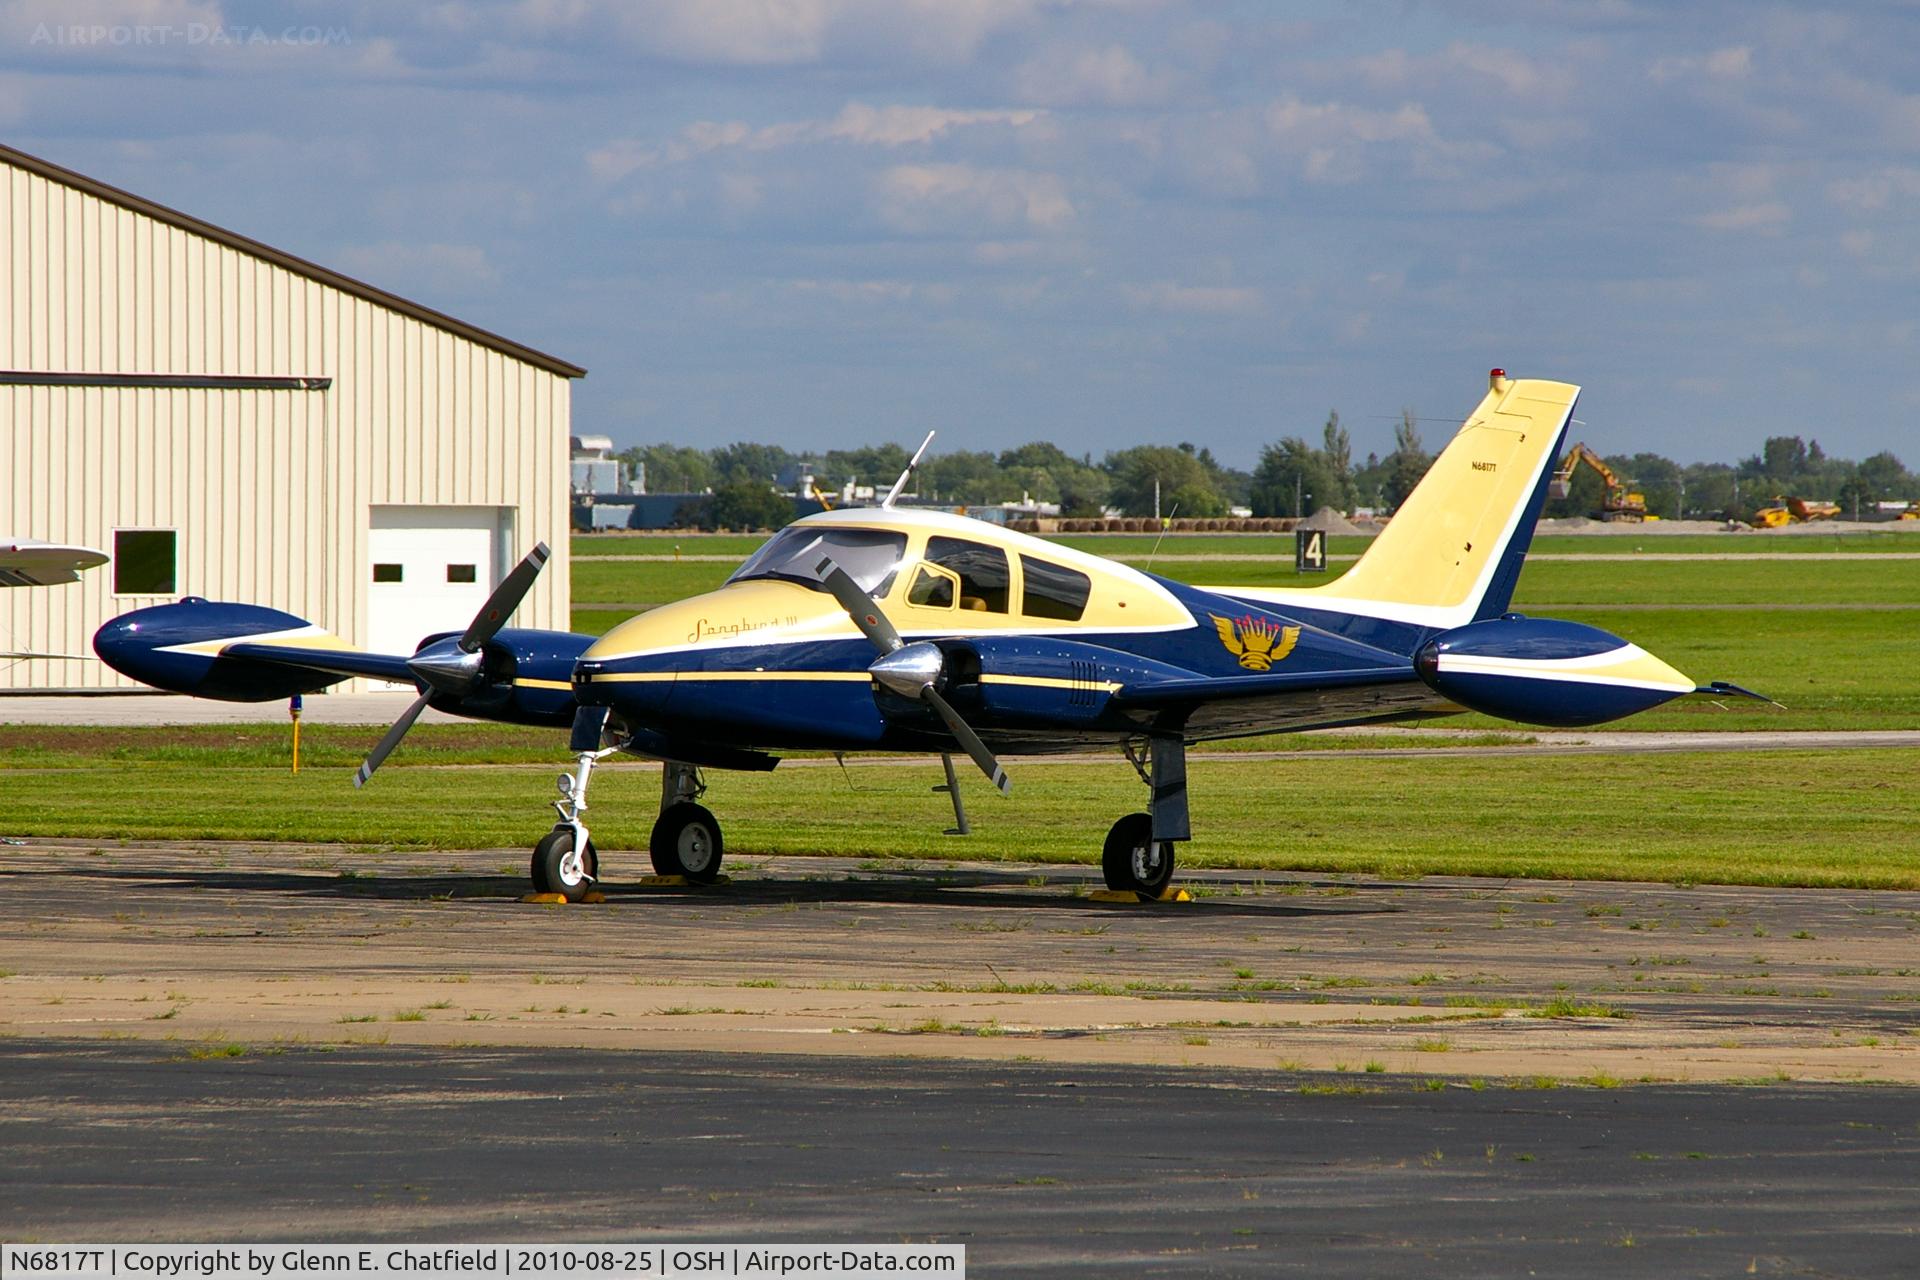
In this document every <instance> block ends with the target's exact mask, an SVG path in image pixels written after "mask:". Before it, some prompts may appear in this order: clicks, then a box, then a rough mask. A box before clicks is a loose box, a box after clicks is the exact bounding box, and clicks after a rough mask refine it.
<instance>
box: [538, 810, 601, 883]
mask: <svg viewBox="0 0 1920 1280" xmlns="http://www.w3.org/2000/svg"><path fill="white" fill-rule="evenodd" d="M528 871H529V875H530V878H531V879H532V880H533V891H534V892H535V893H557V894H560V895H561V896H562V897H564V898H566V900H567V901H568V902H578V901H580V899H582V898H584V897H586V896H587V891H588V890H589V889H591V888H593V884H594V881H595V880H596V879H597V878H598V877H599V875H600V854H599V851H598V850H596V849H595V848H594V847H593V841H592V840H588V841H587V847H586V848H585V849H584V850H583V851H582V852H581V853H580V854H579V855H578V856H576V855H575V854H574V850H573V828H572V827H570V826H567V825H566V824H564V823H563V824H561V825H560V826H557V827H555V828H554V829H553V830H551V831H549V832H547V834H546V835H544V836H542V837H541V838H540V843H539V844H537V845H535V846H533V863H532V865H531V866H530V867H529V868H528Z"/></svg>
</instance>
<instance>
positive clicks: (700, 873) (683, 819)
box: [647, 800, 726, 884]
mask: <svg viewBox="0 0 1920 1280" xmlns="http://www.w3.org/2000/svg"><path fill="white" fill-rule="evenodd" d="M647 852H648V853H650V854H651V855H652V856H653V869H654V870H655V871H656V872H658V873H659V874H661V875H663V876H682V877H684V878H685V879H687V880H689V881H691V882H692V883H694V884H712V883H713V882H714V881H715V880H716V879H718V878H719V875H720V859H721V857H722V856H723V855H724V854H725V852H726V845H725V843H724V842H723V841H722V839H721V837H720V823H719V820H718V819H716V818H715V817H714V816H713V814H711V813H709V812H708V811H707V810H706V809H705V808H704V807H703V806H701V805H697V804H693V803H692V802H690V801H685V800H683V801H681V802H680V803H678V804H670V805H668V806H667V807H666V808H665V809H663V810H661V812H660V818H659V820H658V821H656V822H655V823H654V824H653V837H652V838H651V839H650V840H648V841H647Z"/></svg>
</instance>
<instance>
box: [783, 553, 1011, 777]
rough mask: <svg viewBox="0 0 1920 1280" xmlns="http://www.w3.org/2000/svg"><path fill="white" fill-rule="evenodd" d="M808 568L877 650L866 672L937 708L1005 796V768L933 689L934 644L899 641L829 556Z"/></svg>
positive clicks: (937, 669) (940, 660)
mask: <svg viewBox="0 0 1920 1280" xmlns="http://www.w3.org/2000/svg"><path fill="white" fill-rule="evenodd" d="M814 569H815V572H817V573H819V574H820V580H821V582H822V583H823V584H824V585H825V586H826V588H827V590H828V591H829V592H831V593H832V595H833V598H834V599H835V600H838V601H839V602H840V607H841V608H842V609H845V610H846V611H847V616H848V617H850V618H852V619H853V625H854V626H856V627H858V628H859V629H860V634H862V635H864V636H865V637H866V638H867V640H868V642H869V643H871V644H872V645H873V647H874V648H875V649H878V650H879V651H880V656H879V658H877V659H876V660H875V661H874V663H873V665H872V666H870V667H868V668H867V673H868V674H869V675H871V676H872V677H873V678H874V679H875V680H877V681H879V682H880V683H881V684H882V685H884V686H885V687H886V688H888V689H891V690H892V691H893V692H895V693H897V694H899V695H900V696H901V697H903V698H913V699H917V700H919V701H921V702H924V703H926V704H927V705H928V706H930V707H932V708H933V709H934V710H935V711H936V712H938V713H939V716H940V718H941V719H942V720H944V721H945V722H946V725H947V731H948V732H949V733H951V734H953V736H954V737H955V738H957V739H958V740H959V742H960V745H961V746H962V747H964V748H966V752H967V755H968V756H969V757H971V758H972V760H973V762H974V764H976V765H978V766H979V768H980V772H981V773H984V774H986V775H987V778H988V780H989V781H991V782H992V783H993V785H994V786H996V787H998V788H1000V794H1001V795H1006V794H1007V793H1008V791H1009V790H1010V789H1011V788H1012V786H1013V783H1012V781H1011V780H1010V779H1009V778H1008V777H1007V771H1006V770H1005V769H1003V768H1001V767H1000V761H999V760H998V759H996V758H995V757H994V754H993V752H992V751H990V750H988V748H987V744H986V743H984V742H982V741H981V740H980V735H979V734H977V733H975V732H974V731H973V726H971V725H969V724H968V723H967V722H966V721H965V720H963V719H961V718H960V713H959V712H958V711H956V710H954V707H953V704H952V703H951V702H948V701H947V700H946V698H945V697H944V696H942V695H941V693H940V691H939V689H937V688H935V687H934V686H935V685H936V684H937V683H938V682H939V680H940V677H941V675H942V674H943V673H944V672H945V670H946V662H947V658H946V655H945V654H943V653H942V652H940V647H939V646H938V645H935V644H929V643H928V642H927V641H925V640H918V641H915V642H914V643H913V644H908V643H907V642H906V641H904V640H902V639H901V638H900V632H899V631H898V630H897V629H896V628H895V627H894V625H893V623H892V622H891V621H890V620H889V619H888V618H887V615H886V613H885V612H884V611H883V610H882V609H881V608H880V606H879V604H878V603H877V602H875V600H874V599H873V597H872V596H870V595H868V594H867V593H866V592H865V591H862V590H861V589H860V584H859V583H857V582H855V581H854V580H853V577H852V575H851V574H849V573H848V572H847V571H846V570H845V569H842V568H841V567H840V566H839V565H838V564H836V563H834V560H833V557H832V556H826V557H823V558H822V559H821V561H820V563H819V564H817V565H816V566H814Z"/></svg>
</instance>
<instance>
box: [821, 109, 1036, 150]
mask: <svg viewBox="0 0 1920 1280" xmlns="http://www.w3.org/2000/svg"><path fill="white" fill-rule="evenodd" d="M1042 114H1043V113H1042V112H1039V111H951V110H946V109H944V108H941V107H914V106H897V105H896V106H886V107H870V106H868V105H866V104H865V103H863V102H849V103H848V104H847V105H846V106H844V107H842V108H841V109H840V114H839V115H837V116H835V117H834V118H833V120H832V121H831V122H830V123H828V124H826V125H824V126H820V130H821V134H822V136H824V137H828V138H839V139H844V140H845V141H848V142H857V143H861V144H864V145H868V146H880V147H900V146H906V145H907V144H909V143H917V142H931V141H933V140H934V139H935V138H938V137H940V136H941V135H942V134H945V133H949V132H951V131H953V130H955V129H963V128H967V127H970V126H975V125H991V124H1003V125H1008V126H1010V127H1012V128H1016V129H1018V128H1023V127H1025V126H1026V125H1030V124H1032V123H1033V122H1034V121H1036V120H1038V119H1039V118H1040V117H1041V115H1042Z"/></svg>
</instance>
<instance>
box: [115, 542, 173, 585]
mask: <svg viewBox="0 0 1920 1280" xmlns="http://www.w3.org/2000/svg"><path fill="white" fill-rule="evenodd" d="M178 550H179V535H178V534H177V533H176V532H175V531H174V530H172V529H115V530H114V531H113V592H114V594H115V595H121V596H170V595H172V594H173V593H174V592H175V591H177V590H179V571H178V567H177V566H178V561H179V558H178V555H177V552H178Z"/></svg>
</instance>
